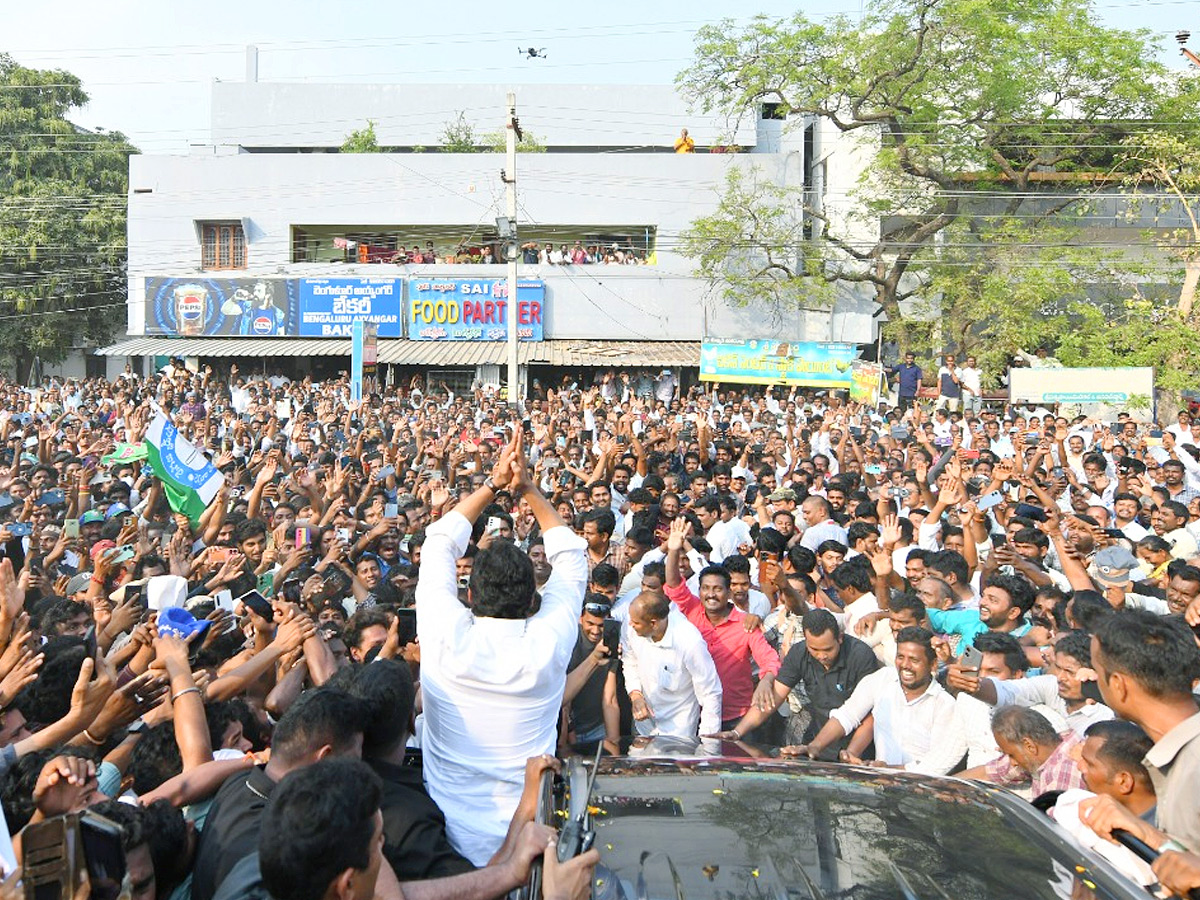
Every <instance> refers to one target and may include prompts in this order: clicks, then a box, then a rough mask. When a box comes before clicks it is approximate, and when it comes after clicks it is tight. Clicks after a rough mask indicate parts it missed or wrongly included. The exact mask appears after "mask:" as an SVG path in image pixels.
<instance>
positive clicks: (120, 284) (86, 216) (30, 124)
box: [0, 54, 137, 378]
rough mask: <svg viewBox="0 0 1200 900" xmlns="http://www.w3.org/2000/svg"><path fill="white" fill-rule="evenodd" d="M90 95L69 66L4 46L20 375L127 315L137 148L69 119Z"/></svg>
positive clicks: (0, 206) (2, 207) (3, 127)
mask: <svg viewBox="0 0 1200 900" xmlns="http://www.w3.org/2000/svg"><path fill="white" fill-rule="evenodd" d="M87 100H88V97H87V94H86V93H85V92H84V90H83V88H82V86H81V84H80V82H79V79H77V78H76V77H75V76H73V75H71V74H70V73H69V72H64V71H61V70H36V69H29V68H25V67H24V66H20V65H18V64H17V63H16V62H15V61H14V60H13V59H12V58H11V57H9V56H6V55H2V54H0V134H3V135H4V152H3V153H0V359H3V361H4V362H5V363H6V364H8V365H13V364H15V365H16V371H17V374H18V377H20V378H26V377H28V376H29V374H30V371H31V369H32V367H33V360H34V358H35V357H40V358H41V359H43V360H45V361H48V362H58V361H60V360H62V359H63V358H64V357H65V356H66V354H67V353H68V351H69V350H70V349H71V348H72V347H73V346H77V345H78V346H85V345H89V344H97V343H102V342H104V341H107V340H109V339H110V338H111V337H112V335H113V333H114V332H115V331H116V330H117V328H118V327H119V324H120V323H121V322H122V320H123V315H122V312H123V311H124V309H125V303H126V296H127V291H126V280H125V259H126V252H125V204H126V195H127V190H128V180H129V174H128V173H129V155H130V154H131V153H136V152H137V151H136V149H135V148H134V147H132V146H131V145H130V144H129V143H128V142H127V141H126V140H125V138H124V136H122V135H121V134H119V133H117V132H104V131H97V132H89V131H85V130H84V129H81V128H79V127H77V126H75V125H73V124H72V123H71V122H70V121H69V120H68V118H67V117H68V115H69V114H70V113H71V112H72V110H75V109H78V108H79V107H81V106H83V105H84V104H85V103H87ZM119 311H120V312H119ZM122 330H123V329H122Z"/></svg>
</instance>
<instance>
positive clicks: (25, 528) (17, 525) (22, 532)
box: [8, 522, 33, 537]
mask: <svg viewBox="0 0 1200 900" xmlns="http://www.w3.org/2000/svg"><path fill="white" fill-rule="evenodd" d="M8 533H9V534H11V535H12V536H13V537H29V535H31V534H33V526H32V525H31V524H29V523H28V522H9V523H8Z"/></svg>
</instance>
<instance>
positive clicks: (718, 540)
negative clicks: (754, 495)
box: [705, 496, 754, 562]
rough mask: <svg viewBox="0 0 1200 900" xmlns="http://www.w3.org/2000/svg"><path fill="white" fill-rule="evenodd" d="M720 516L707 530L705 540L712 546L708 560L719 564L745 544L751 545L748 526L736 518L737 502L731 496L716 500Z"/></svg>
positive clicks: (752, 540)
mask: <svg viewBox="0 0 1200 900" xmlns="http://www.w3.org/2000/svg"><path fill="white" fill-rule="evenodd" d="M716 502H717V505H718V507H719V508H720V512H719V513H718V515H719V516H720V518H719V519H717V521H716V522H714V523H713V525H712V527H711V528H709V529H708V533H707V534H706V535H705V538H706V539H707V540H708V543H709V544H710V545H711V546H712V552H711V553H710V554H709V559H712V560H716V561H718V562H720V561H721V560H723V559H725V557H727V556H733V555H734V554H736V553H737V552H738V548H739V547H741V546H743V545H745V544H753V543H754V539H753V538H752V537H750V526H749V525H747V524H746V523H745V522H744V521H743V520H741V519H738V518H736V516H737V500H736V499H735V498H734V497H732V496H726V497H718V498H716Z"/></svg>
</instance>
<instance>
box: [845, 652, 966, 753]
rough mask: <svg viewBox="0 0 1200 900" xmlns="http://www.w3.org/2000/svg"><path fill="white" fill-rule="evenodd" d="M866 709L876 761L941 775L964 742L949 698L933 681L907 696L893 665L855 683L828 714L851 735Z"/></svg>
mask: <svg viewBox="0 0 1200 900" xmlns="http://www.w3.org/2000/svg"><path fill="white" fill-rule="evenodd" d="M872 713H874V715H875V732H874V739H875V758H876V759H879V760H883V761H884V762H886V763H888V764H889V765H892V766H896V767H898V768H902V769H906V770H907V771H909V772H921V773H923V774H926V775H945V774H946V773H947V772H949V771H950V770H951V769H953V768H954V766H955V765H956V764H957V763H958V761H959V760H960V759H962V756H963V753H964V751H965V750H966V741H965V739H964V738H963V734H962V728H961V727H960V725H959V721H958V719H957V717H956V716H955V714H954V698H953V697H951V696H950V694H949V692H948V691H946V689H945V688H943V687H942V686H941V685H940V684H938V682H937V679H933V680H932V681H930V682H929V687H928V688H926V690H925V692H924V693H922V694H921V695H920V696H919V697H917V698H916V699H915V700H909V699H908V698H907V697H906V696H905V694H904V690H903V688H901V686H900V675H899V673H898V672H897V671H896V668H895V666H893V667H891V668H887V669H879V670H878V671H876V672H872V673H871V674H870V675H868V676H866V677H865V678H864V679H863V680H862V681H860V682H859V683H858V687H856V688H855V689H854V693H853V694H851V695H850V699H849V700H847V701H846V702H845V703H843V704H842V705H841V706H839V707H838V708H837V709H835V710H834V711H833V712H831V713H830V714H829V717H830V718H831V719H836V720H837V721H838V723H839V724H840V725H841V726H842V728H843V729H844V730H845V732H846V734H853V732H854V729H856V728H857V727H858V726H859V725H860V724H862V721H863V720H864V719H866V717H867V716H868V715H871V714H872Z"/></svg>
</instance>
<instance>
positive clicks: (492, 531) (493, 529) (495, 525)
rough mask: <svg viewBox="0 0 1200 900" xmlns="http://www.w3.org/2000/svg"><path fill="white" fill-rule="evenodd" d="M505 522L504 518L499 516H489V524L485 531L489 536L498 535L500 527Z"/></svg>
mask: <svg viewBox="0 0 1200 900" xmlns="http://www.w3.org/2000/svg"><path fill="white" fill-rule="evenodd" d="M503 524H504V520H503V519H501V518H500V517H499V516H488V520H487V524H486V525H485V526H484V528H483V533H484V534H485V535H488V536H489V537H497V536H499V534H500V527H501V526H502V525H503Z"/></svg>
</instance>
